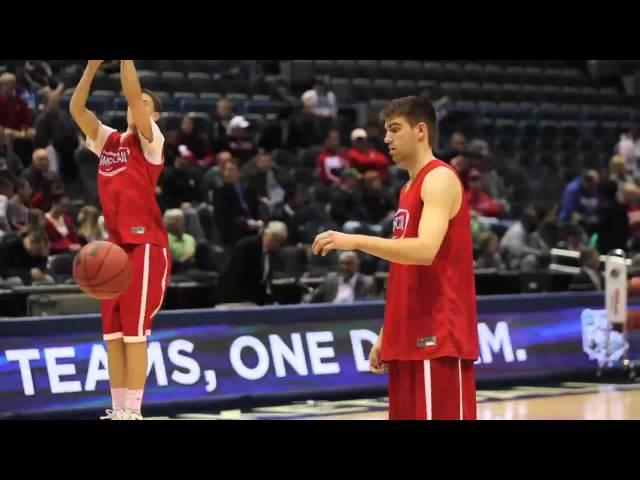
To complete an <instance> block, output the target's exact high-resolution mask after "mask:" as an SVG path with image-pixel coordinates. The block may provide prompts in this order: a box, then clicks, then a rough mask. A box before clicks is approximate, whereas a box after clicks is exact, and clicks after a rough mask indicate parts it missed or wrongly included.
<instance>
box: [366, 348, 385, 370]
mask: <svg viewBox="0 0 640 480" xmlns="http://www.w3.org/2000/svg"><path fill="white" fill-rule="evenodd" d="M369 371H370V372H371V373H375V374H377V375H382V374H383V373H384V372H385V371H386V369H385V365H384V363H383V362H382V360H381V359H380V342H376V344H375V345H374V346H373V348H371V352H370V353H369Z"/></svg>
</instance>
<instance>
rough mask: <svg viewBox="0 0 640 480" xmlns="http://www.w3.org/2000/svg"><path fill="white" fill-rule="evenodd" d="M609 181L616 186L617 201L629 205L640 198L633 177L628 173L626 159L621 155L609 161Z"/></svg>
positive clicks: (639, 191) (639, 192) (639, 190)
mask: <svg viewBox="0 0 640 480" xmlns="http://www.w3.org/2000/svg"><path fill="white" fill-rule="evenodd" d="M609 180H611V181H612V182H616V184H617V185H618V194H617V195H618V200H619V201H620V202H622V203H626V204H629V203H631V202H635V201H637V200H638V197H640V189H639V188H638V186H637V185H636V182H635V180H634V178H633V176H632V175H631V174H630V173H628V171H627V166H626V159H625V157H623V156H622V155H614V156H613V157H611V160H609Z"/></svg>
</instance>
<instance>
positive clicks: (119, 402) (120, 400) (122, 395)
mask: <svg viewBox="0 0 640 480" xmlns="http://www.w3.org/2000/svg"><path fill="white" fill-rule="evenodd" d="M126 397H127V389H126V388H112V389H111V404H112V405H113V411H114V412H115V411H116V410H124V402H125V399H126Z"/></svg>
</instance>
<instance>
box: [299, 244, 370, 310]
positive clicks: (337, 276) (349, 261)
mask: <svg viewBox="0 0 640 480" xmlns="http://www.w3.org/2000/svg"><path fill="white" fill-rule="evenodd" d="M338 262H339V267H338V268H339V272H338V273H333V272H332V273H329V275H327V277H326V278H325V280H324V282H322V284H321V285H320V286H318V287H317V288H316V289H315V290H314V292H313V293H312V294H311V299H310V301H311V303H333V304H346V303H353V302H358V301H363V300H371V299H372V298H373V297H374V281H373V278H372V277H371V276H369V275H363V274H361V273H360V258H359V257H358V255H357V254H356V253H355V252H352V251H347V252H342V253H341V254H340V257H339V260H338Z"/></svg>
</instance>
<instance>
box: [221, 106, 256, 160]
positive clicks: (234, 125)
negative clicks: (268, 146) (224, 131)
mask: <svg viewBox="0 0 640 480" xmlns="http://www.w3.org/2000/svg"><path fill="white" fill-rule="evenodd" d="M249 125H250V124H249V121H248V120H247V119H246V118H244V117H243V116H242V115H236V116H235V117H233V118H232V119H231V121H230V122H229V134H228V137H227V138H228V140H229V151H230V152H231V154H232V155H233V157H234V158H237V159H238V160H239V161H240V166H242V165H244V164H245V163H247V162H248V161H249V160H251V159H252V158H253V157H254V156H255V155H256V147H255V145H254V143H253V141H252V140H251V137H250V135H249V130H248V128H249Z"/></svg>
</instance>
